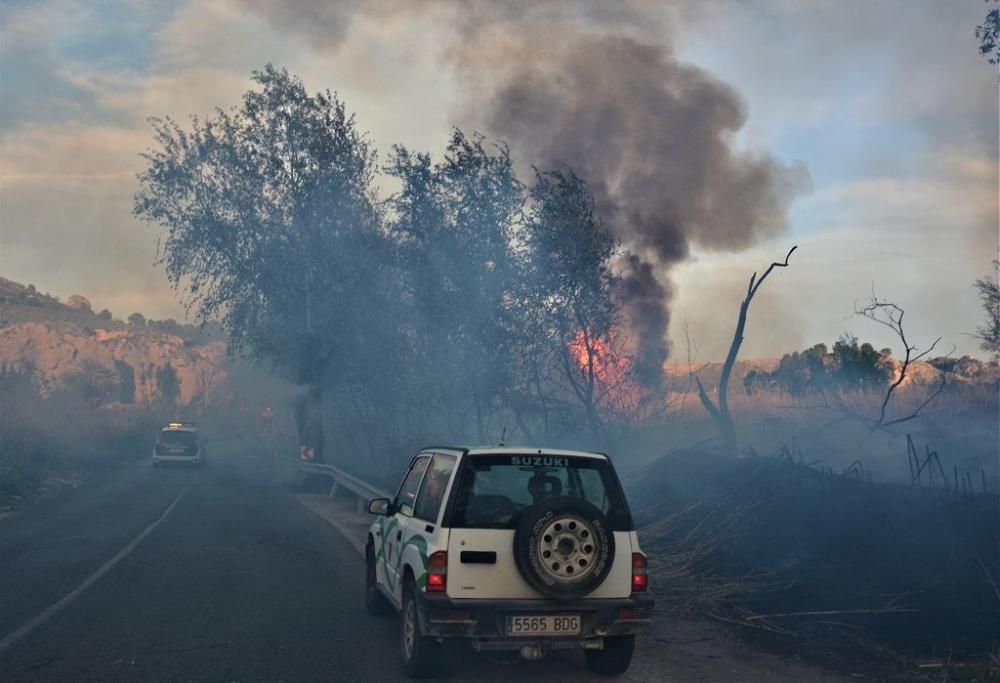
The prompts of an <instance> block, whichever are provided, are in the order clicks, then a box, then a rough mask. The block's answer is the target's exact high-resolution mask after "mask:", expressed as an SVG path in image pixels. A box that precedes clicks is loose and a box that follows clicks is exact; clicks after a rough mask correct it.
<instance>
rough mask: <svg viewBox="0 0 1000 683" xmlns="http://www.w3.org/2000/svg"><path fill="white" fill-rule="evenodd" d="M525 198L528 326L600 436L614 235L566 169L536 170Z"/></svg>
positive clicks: (613, 312) (612, 313) (611, 317)
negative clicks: (527, 207) (528, 206)
mask: <svg viewBox="0 0 1000 683" xmlns="http://www.w3.org/2000/svg"><path fill="white" fill-rule="evenodd" d="M530 196H531V201H532V209H531V212H530V214H529V217H528V220H527V221H526V224H525V230H524V235H523V239H524V242H525V246H526V249H527V252H528V254H529V256H528V263H529V273H528V278H527V280H525V282H526V283H528V284H529V285H530V287H531V292H530V293H529V296H527V297H526V301H527V302H528V305H529V309H530V310H531V311H534V312H535V314H536V315H537V318H536V319H535V321H534V324H533V325H532V326H531V329H533V330H535V331H536V332H540V333H541V335H542V337H541V340H542V343H543V346H547V347H548V348H547V352H548V355H549V356H550V357H552V358H554V359H555V360H556V362H557V363H558V366H559V368H560V370H561V372H562V375H563V377H564V378H565V380H566V381H567V383H568V384H569V386H570V388H571V389H572V392H573V395H574V396H575V397H576V399H577V400H578V401H579V403H580V405H582V406H583V408H584V410H585V412H586V415H587V421H588V423H589V425H590V428H591V429H592V430H593V431H594V433H595V436H599V435H600V431H601V417H600V414H599V407H600V404H601V400H602V398H604V391H606V390H607V388H608V387H606V386H603V385H604V383H606V382H608V381H609V380H610V381H616V380H617V378H609V377H608V376H607V372H608V371H609V368H608V364H609V363H610V362H611V359H610V358H609V355H610V352H611V349H612V346H613V340H612V339H611V334H612V329H613V326H614V323H615V322H616V318H617V307H616V305H615V301H614V298H613V292H614V290H615V286H616V284H617V282H618V278H617V277H616V276H615V275H614V274H613V273H612V271H611V261H612V259H613V258H614V257H615V255H616V253H617V251H616V243H615V239H614V237H612V235H611V233H610V232H609V231H608V229H607V228H606V226H605V225H604V224H603V223H602V221H601V219H600V218H599V217H598V215H597V213H596V211H595V209H594V195H593V192H591V190H590V188H589V187H588V186H587V183H586V182H585V181H584V180H583V179H582V178H580V177H579V176H577V175H576V174H575V173H573V172H572V171H571V170H568V169H567V170H559V171H550V172H547V173H536V178H535V184H534V185H533V186H532V188H531V193H530Z"/></svg>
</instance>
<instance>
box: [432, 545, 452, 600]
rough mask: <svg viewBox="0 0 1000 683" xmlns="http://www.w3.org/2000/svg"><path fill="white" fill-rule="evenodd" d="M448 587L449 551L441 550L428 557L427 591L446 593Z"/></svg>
mask: <svg viewBox="0 0 1000 683" xmlns="http://www.w3.org/2000/svg"><path fill="white" fill-rule="evenodd" d="M447 587H448V553H446V552H445V551H443V550H439V551H437V552H436V553H431V556H430V557H429V558H427V592H428V593H444V592H445V589H446V588H447Z"/></svg>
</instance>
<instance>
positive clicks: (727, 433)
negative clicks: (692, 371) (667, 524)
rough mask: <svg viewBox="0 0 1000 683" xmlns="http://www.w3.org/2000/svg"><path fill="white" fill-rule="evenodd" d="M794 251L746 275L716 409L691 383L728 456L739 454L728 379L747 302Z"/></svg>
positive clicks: (739, 343) (701, 388) (700, 388)
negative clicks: (747, 283) (747, 277)
mask: <svg viewBox="0 0 1000 683" xmlns="http://www.w3.org/2000/svg"><path fill="white" fill-rule="evenodd" d="M796 249H798V246H797V245H796V246H794V247H792V248H791V249H789V250H788V253H787V254H785V260H784V261H775V262H774V263H772V264H771V265H770V266H768V267H767V270H765V271H764V274H763V275H761V276H760V279H758V278H757V273H756V272H754V274H753V275H751V276H750V284H749V285H748V286H747V294H746V296H745V297H744V298H743V302H742V303H741V304H740V314H739V317H738V318H737V319H736V331H735V333H734V334H733V341H732V342H731V343H730V344H729V353H728V354H727V355H726V361H725V363H723V364H722V376H721V377H720V378H719V405H718V406H716V405H715V404H714V403H713V402H712V399H711V398H709V396H708V393H707V392H706V391H705V387H704V386H703V385H702V383H701V380H700V379H698V376H697V375H695V382H696V383H697V385H698V398H699V399H701V404H702V405H703V406H705V410H707V411H708V414H709V415H711V416H712V419H713V420H714V421H715V424H716V426H717V427H718V428H719V432H721V434H722V443H723V446H724V448H725V449H726V450H727V451H728V452H729V453H731V454H733V455H736V454H737V453H738V452H739V442H738V441H737V439H736V428H735V427H734V426H733V418H732V416H731V415H730V414H729V378H730V376H731V375H732V373H733V366H734V365H735V364H736V356H737V354H739V352H740V346H742V344H743V331H744V329H746V325H747V313H748V312H749V310H750V302H751V301H753V298H754V296H755V295H756V294H757V290H758V289H760V286H761V285H762V284H764V280H766V279H767V276H768V275H770V274H771V271H772V270H774V269H775V268H787V267H788V259H789V258H791V256H792V252H794V251H795V250H796Z"/></svg>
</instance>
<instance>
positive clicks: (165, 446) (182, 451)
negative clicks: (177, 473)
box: [153, 422, 208, 467]
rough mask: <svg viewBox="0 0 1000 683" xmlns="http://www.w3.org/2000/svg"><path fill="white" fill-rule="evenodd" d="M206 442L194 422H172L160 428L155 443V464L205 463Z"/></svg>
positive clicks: (206, 455) (206, 457)
mask: <svg viewBox="0 0 1000 683" xmlns="http://www.w3.org/2000/svg"><path fill="white" fill-rule="evenodd" d="M207 459H208V454H207V452H206V450H205V442H204V440H203V439H202V438H201V436H200V435H199V433H198V427H197V426H196V425H195V424H194V423H193V422H171V423H169V424H168V425H167V426H166V427H164V428H163V429H161V430H160V433H159V435H158V436H157V437H156V443H155V444H154V445H153V466H154V467H157V466H159V465H162V464H164V463H171V462H178V463H190V464H194V465H204V464H205V462H206V461H207Z"/></svg>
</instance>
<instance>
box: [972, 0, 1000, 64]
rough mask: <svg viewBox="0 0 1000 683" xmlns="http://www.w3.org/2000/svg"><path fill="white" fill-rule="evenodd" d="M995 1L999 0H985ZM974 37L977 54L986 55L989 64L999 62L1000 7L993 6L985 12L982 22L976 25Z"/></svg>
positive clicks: (987, 0) (999, 0)
mask: <svg viewBox="0 0 1000 683" xmlns="http://www.w3.org/2000/svg"><path fill="white" fill-rule="evenodd" d="M990 2H993V3H997V2H1000V0H986V3H987V4H989V3H990ZM976 38H977V39H978V40H979V54H981V55H983V56H984V57H986V58H987V59H988V60H989V62H990V64H1000V8H996V7H994V8H993V9H991V10H989V11H987V12H986V18H985V19H983V23H982V24H980V25H979V26H976Z"/></svg>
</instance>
